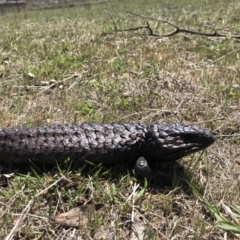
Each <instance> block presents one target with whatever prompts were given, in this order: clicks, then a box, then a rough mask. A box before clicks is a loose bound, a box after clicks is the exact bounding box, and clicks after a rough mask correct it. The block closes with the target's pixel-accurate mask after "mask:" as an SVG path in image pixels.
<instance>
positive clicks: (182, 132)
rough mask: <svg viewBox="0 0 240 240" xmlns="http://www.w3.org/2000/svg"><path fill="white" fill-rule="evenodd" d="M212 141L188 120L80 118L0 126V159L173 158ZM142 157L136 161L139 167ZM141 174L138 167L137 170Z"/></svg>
mask: <svg viewBox="0 0 240 240" xmlns="http://www.w3.org/2000/svg"><path fill="white" fill-rule="evenodd" d="M213 142H214V137H213V135H212V133H211V132H210V131H208V130H206V129H202V128H199V127H197V126H194V125H190V124H181V123H155V124H150V125H144V124H91V123H89V124H79V125H53V126H42V127H33V128H19V129H0V162H21V163H23V162H28V161H29V159H30V160H32V161H35V162H40V163H51V162H55V161H61V160H64V159H66V158H68V157H70V158H71V159H72V160H75V161H79V162H83V161H85V160H88V161H92V162H96V163H100V162H102V163H113V164H114V163H116V162H118V161H126V162H127V161H131V160H134V161H136V160H137V159H138V158H139V157H143V159H147V160H148V161H160V162H174V161H176V160H178V159H179V158H182V157H184V156H186V155H189V154H191V153H194V152H197V151H201V150H203V149H205V148H207V147H208V146H210V145H211V144H212V143H213ZM144 165H145V163H144V162H143V161H138V162H137V165H136V167H137V170H139V171H140V172H141V169H142V168H143V167H144ZM140 174H141V173H140Z"/></svg>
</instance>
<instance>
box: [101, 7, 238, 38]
mask: <svg viewBox="0 0 240 240" xmlns="http://www.w3.org/2000/svg"><path fill="white" fill-rule="evenodd" d="M127 13H129V14H132V15H135V16H138V17H141V18H145V19H148V20H154V21H158V22H163V23H166V24H168V25H170V26H172V27H174V28H175V31H173V32H170V33H167V34H162V35H160V34H155V33H153V30H152V28H151V27H150V25H149V23H148V22H147V25H146V26H139V27H134V28H126V29H118V28H117V25H116V22H115V21H114V19H113V17H112V16H111V15H110V14H109V13H107V14H108V16H109V18H110V19H111V20H112V22H113V25H114V31H113V32H106V33H103V34H102V35H107V34H112V33H114V32H128V31H137V30H140V29H147V30H148V31H149V36H151V37H159V38H161V37H171V36H174V35H176V34H178V33H189V34H193V35H200V36H207V37H224V38H227V37H229V38H234V39H240V36H236V35H227V34H221V33H218V32H217V31H216V30H215V29H214V28H212V27H210V26H208V27H209V28H210V29H212V30H213V31H214V32H213V33H206V32H198V31H194V30H188V29H184V28H180V27H178V26H177V25H175V24H173V23H171V22H169V21H166V20H163V19H157V18H153V17H148V16H144V15H141V14H138V13H133V12H127Z"/></svg>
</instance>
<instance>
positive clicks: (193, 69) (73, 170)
mask: <svg viewBox="0 0 240 240" xmlns="http://www.w3.org/2000/svg"><path fill="white" fill-rule="evenodd" d="M239 10H240V4H239V3H238V1H227V0H225V1H220V0H219V1H218V0H214V1H213V0H212V1H196V0H194V1H193V0H191V1H190V0H184V1H183V0H181V1H173V0H170V1H167V2H166V1H155V0H151V1H147V2H146V1H132V2H131V3H129V2H127V1H119V2H114V3H106V4H101V5H92V6H88V7H78V8H68V9H55V10H43V11H29V12H27V11H26V12H22V13H19V14H15V13H13V14H8V15H5V16H2V17H1V18H0V22H1V38H0V52H1V54H0V99H1V105H0V125H1V127H3V128H7V127H20V126H38V125H49V124H53V123H61V124H63V123H76V122H77V123H81V122H142V123H150V122H155V121H159V120H165V121H174V122H179V121H181V122H191V123H195V124H197V125H200V126H202V127H206V128H209V129H211V130H212V131H214V133H215V134H216V135H217V137H216V143H215V144H214V145H213V146H211V147H210V148H209V149H208V151H207V152H204V153H203V154H194V155H191V156H189V157H187V158H185V159H183V160H181V161H180V164H181V166H182V168H181V167H179V166H176V167H175V168H174V169H172V170H171V171H170V170H168V171H169V172H168V173H169V174H170V176H171V178H172V180H173V183H172V186H171V187H169V186H159V184H157V183H155V182H154V181H152V182H148V181H144V180H142V181H141V180H138V179H136V177H135V175H134V172H133V170H132V169H126V168H125V167H124V166H122V167H120V168H119V167H116V166H115V167H114V166H113V167H111V168H110V169H109V168H108V167H106V166H101V165H100V166H98V165H91V166H89V165H87V166H80V167H79V166H77V165H75V164H74V163H73V164H71V162H70V161H69V160H66V162H65V163H64V164H63V165H61V166H57V165H56V166H53V167H52V168H48V167H45V168H44V167H42V166H34V165H32V168H31V169H22V168H21V166H20V167H19V166H15V165H13V166H7V170H5V172H4V173H6V172H8V173H12V172H16V171H17V170H18V168H20V171H19V172H20V174H14V176H11V177H9V176H8V175H7V177H9V178H7V179H8V180H7V183H4V181H5V180H4V177H3V180H0V184H1V185H2V186H0V239H4V238H5V237H6V236H9V238H8V239H58V238H61V239H70V238H71V236H74V237H75V238H77V236H79V237H82V239H134V231H135V233H138V234H139V235H140V237H139V238H140V239H172V238H175V239H184V238H185V239H224V238H227V239H238V236H237V235H236V231H231V229H227V228H226V226H225V225H224V227H225V228H224V227H222V228H221V225H220V226H219V224H218V222H216V221H215V218H214V214H213V212H212V211H211V207H212V209H215V210H216V212H217V213H218V214H219V215H220V216H221V217H222V219H225V220H226V219H227V221H228V219H230V220H229V221H230V222H231V221H233V220H232V219H231V218H227V215H226V214H227V213H226V212H225V211H224V209H223V208H222V207H219V206H220V205H219V203H220V202H222V203H225V205H227V206H230V207H232V206H234V208H233V210H234V212H238V209H239V206H240V202H239V199H240V195H239V172H240V167H239V162H240V159H239V129H240V122H239V99H240V91H239V90H240V80H239V79H240V72H239V66H240V58H239V54H240V48H239V40H236V39H235V40H234V39H232V38H207V37H204V36H196V35H188V34H178V35H175V36H173V37H170V38H151V37H149V36H147V34H146V31H144V30H143V31H139V32H121V33H120V32H119V33H115V34H107V35H102V33H104V32H111V31H113V30H114V26H113V23H112V21H111V19H110V18H109V16H108V14H107V13H109V14H111V16H112V17H113V18H114V20H115V22H116V24H117V26H118V27H119V28H120V29H124V28H131V27H137V26H142V25H145V24H146V19H143V18H140V17H136V16H133V15H131V14H127V13H126V11H132V12H135V13H138V14H142V15H144V16H149V17H154V18H159V19H163V20H167V21H169V22H172V23H174V24H175V25H177V26H179V27H181V28H186V29H194V30H197V31H204V32H210V31H211V29H210V28H209V27H212V28H215V29H216V30H217V31H218V32H222V33H224V34H230V33H231V34H235V35H240V18H239ZM149 24H150V25H151V27H152V29H153V30H154V31H155V33H158V34H162V33H167V32H171V31H173V30H174V29H172V27H170V26H169V25H166V24H163V23H162V22H157V21H153V20H151V21H149ZM32 75H34V77H31V76H32ZM53 79H54V80H56V84H54V85H53V86H50V85H46V82H47V83H48V82H49V81H51V80H53ZM44 82H45V84H44ZM0 158H1V157H0ZM80 168H81V169H82V168H83V169H82V171H79V170H80ZM183 169H184V171H183ZM23 170H25V171H23ZM188 183H190V184H188ZM138 184H139V185H138ZM192 186H195V188H196V190H197V191H198V192H199V193H200V195H198V194H196V195H195V194H194V193H196V191H195V188H193V187H192ZM103 203H104V204H105V206H104V207H105V208H104V211H103V215H102V212H101V214H98V211H96V216H95V219H94V221H89V223H88V224H83V225H82V226H81V227H79V228H77V230H74V229H72V228H70V229H66V228H64V227H62V226H58V225H57V224H56V223H54V222H52V221H50V220H49V216H53V215H58V214H60V213H63V212H67V211H69V210H70V209H72V208H75V207H78V206H82V205H85V204H86V205H87V204H96V205H97V204H103ZM208 203H211V204H210V205H209V204H208ZM208 206H210V208H208ZM21 213H22V214H21ZM18 219H20V220H21V221H19V226H18V222H17V220H18ZM131 219H134V224H132V225H131V224H130V222H129V220H131ZM227 221H226V222H227ZM230 222H227V223H230ZM221 223H222V222H221ZM234 224H235V223H234ZM230 225H231V224H230ZM237 227H238V228H239V226H237ZM237 227H236V228H237ZM131 229H135V230H134V231H133V230H131ZM141 229H143V230H144V234H143V233H141V231H140V230H141ZM11 231H12V234H10V232H11ZM9 234H10V235H9ZM143 235H144V236H143ZM10 236H11V237H10ZM72 238H73V237H72ZM135 239H136V238H135Z"/></svg>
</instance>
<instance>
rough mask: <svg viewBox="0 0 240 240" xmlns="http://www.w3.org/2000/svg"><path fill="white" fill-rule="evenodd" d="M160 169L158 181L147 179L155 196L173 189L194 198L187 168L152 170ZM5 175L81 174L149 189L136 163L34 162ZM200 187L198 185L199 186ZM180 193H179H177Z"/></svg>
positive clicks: (176, 164)
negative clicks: (138, 171)
mask: <svg viewBox="0 0 240 240" xmlns="http://www.w3.org/2000/svg"><path fill="white" fill-rule="evenodd" d="M152 167H154V168H156V169H158V172H159V175H158V178H157V179H150V180H149V179H148V180H147V185H148V189H149V190H150V191H151V192H152V193H166V192H168V191H172V190H173V189H181V190H180V191H184V192H185V193H187V194H191V192H192V191H191V188H190V187H189V184H188V182H191V181H192V173H191V171H190V170H189V169H186V168H184V166H183V165H182V164H181V162H178V161H177V162H174V163H172V164H165V165H163V164H159V165H155V166H152ZM4 173H14V174H20V175H27V174H30V175H31V176H36V177H43V176H44V175H45V174H49V175H52V176H53V175H56V174H61V175H68V174H71V173H73V174H75V173H80V174H81V176H82V177H86V178H88V177H89V176H91V177H93V178H101V179H106V180H107V181H110V182H112V183H119V182H120V181H121V180H122V179H123V178H124V177H126V176H130V177H131V179H133V180H134V181H135V182H137V183H139V184H140V186H141V187H144V186H145V185H146V179H144V178H142V177H140V176H138V175H137V174H136V173H135V171H134V163H133V162H131V161H130V162H128V163H123V162H119V163H116V164H115V165H114V166H113V165H108V164H102V163H101V164H96V163H90V162H86V163H76V162H72V161H71V160H69V159H67V160H66V161H63V162H61V163H55V164H54V163H52V164H36V163H33V162H30V163H26V164H14V165H10V164H5V166H4ZM196 184H197V183H196ZM177 191H178V190H177Z"/></svg>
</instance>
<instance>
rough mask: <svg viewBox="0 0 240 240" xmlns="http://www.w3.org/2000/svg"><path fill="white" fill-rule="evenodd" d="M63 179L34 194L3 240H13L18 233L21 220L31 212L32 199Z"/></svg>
mask: <svg viewBox="0 0 240 240" xmlns="http://www.w3.org/2000/svg"><path fill="white" fill-rule="evenodd" d="M62 179H63V178H62V177H61V178H60V179H58V180H57V181H55V182H54V183H53V184H51V185H50V186H48V187H47V188H45V189H44V190H43V191H41V192H40V193H38V194H36V195H35V196H33V197H32V199H31V200H30V201H29V203H28V205H27V206H26V207H25V208H24V209H23V210H22V212H21V215H20V217H19V218H18V220H17V221H16V223H15V225H14V227H13V228H12V230H11V232H10V233H9V234H8V236H7V237H6V238H5V240H11V239H13V238H14V234H15V233H16V232H17V231H18V228H19V226H20V225H21V223H22V222H23V220H24V219H25V218H26V216H28V213H29V211H30V210H31V207H32V204H33V202H34V199H35V198H37V197H39V196H40V195H42V194H44V193H46V191H47V190H49V189H50V188H52V187H53V186H55V185H56V184H57V183H58V182H60V181H61V180H62Z"/></svg>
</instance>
